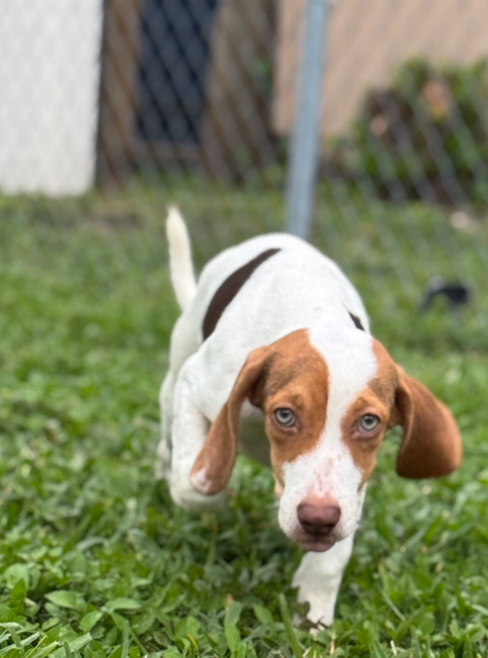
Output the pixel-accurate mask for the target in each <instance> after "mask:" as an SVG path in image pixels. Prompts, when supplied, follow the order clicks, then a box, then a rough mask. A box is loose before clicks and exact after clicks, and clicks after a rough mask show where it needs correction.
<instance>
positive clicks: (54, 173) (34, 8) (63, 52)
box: [0, 0, 102, 195]
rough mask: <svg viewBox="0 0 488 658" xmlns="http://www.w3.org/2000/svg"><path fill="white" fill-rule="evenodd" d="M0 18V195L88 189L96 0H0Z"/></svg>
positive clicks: (98, 18)
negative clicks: (0, 8) (1, 7)
mask: <svg viewBox="0 0 488 658" xmlns="http://www.w3.org/2000/svg"><path fill="white" fill-rule="evenodd" d="M3 5H5V7H4V8H3V11H2V18H1V20H0V99H1V100H0V191H1V192H3V193H11V194H16V193H22V192H40V193H45V194H48V195H70V194H80V193H82V192H84V191H86V190H87V189H89V187H90V186H91V185H92V183H93V180H94V173H95V142H96V129H97V115H98V109H97V104H98V88H99V76H100V70H99V69H100V66H99V53H100V44H101V32H102V0H5V2H4V3H3Z"/></svg>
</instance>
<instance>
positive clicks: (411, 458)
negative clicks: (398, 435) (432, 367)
mask: <svg viewBox="0 0 488 658" xmlns="http://www.w3.org/2000/svg"><path fill="white" fill-rule="evenodd" d="M398 377H399V380H398V388H397V391H396V399H395V407H396V408H395V416H394V424H395V425H397V424H400V425H402V426H403V438H402V442H401V445H400V449H399V452H398V456H397V463H396V470H397V473H398V475H401V476H402V477H405V478H426V477H438V476H440V475H447V474H448V473H452V471H454V470H456V468H458V467H459V465H460V464H461V458H462V447H461V437H460V435H459V430H458V428H457V425H456V422H455V420H454V418H453V417H452V414H451V412H450V411H449V409H447V407H445V406H444V405H443V404H442V402H440V401H439V400H438V399H437V398H436V397H434V395H432V393H431V392H430V391H429V390H427V389H426V388H425V386H422V384H420V383H419V382H417V381H416V380H415V379H412V378H411V377H409V376H408V375H406V374H405V372H404V371H403V370H402V369H401V368H398Z"/></svg>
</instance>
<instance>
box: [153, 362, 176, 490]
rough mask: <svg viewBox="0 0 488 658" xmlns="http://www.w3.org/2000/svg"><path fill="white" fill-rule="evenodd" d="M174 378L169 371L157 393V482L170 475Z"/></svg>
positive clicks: (166, 478)
mask: <svg viewBox="0 0 488 658" xmlns="http://www.w3.org/2000/svg"><path fill="white" fill-rule="evenodd" d="M173 393H174V377H173V373H172V372H171V371H169V372H168V374H167V375H166V377H165V378H164V381H163V384H162V386H161V389H160V391H159V408H160V411H161V439H160V441H159V443H158V447H157V449H156V469H155V475H156V479H157V480H163V479H164V480H168V479H169V477H170V474H171V424H172V422H173Z"/></svg>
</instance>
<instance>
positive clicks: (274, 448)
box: [192, 329, 328, 494]
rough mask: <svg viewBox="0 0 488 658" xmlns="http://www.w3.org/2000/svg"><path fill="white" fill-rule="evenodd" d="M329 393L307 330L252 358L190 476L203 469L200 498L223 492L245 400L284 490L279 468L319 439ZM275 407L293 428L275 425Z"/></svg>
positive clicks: (320, 360) (324, 370) (322, 363)
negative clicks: (290, 418)
mask: <svg viewBox="0 0 488 658" xmlns="http://www.w3.org/2000/svg"><path fill="white" fill-rule="evenodd" d="M327 390H328V387H327V367H326V365H325V361H324V359H323V357H322V355H321V354H320V353H319V352H318V351H317V350H316V349H315V348H313V347H312V345H311V344H310V341H309V339H308V336H307V332H306V330H304V329H300V330H298V331H294V332H292V333H291V334H288V335H287V336H285V337H284V338H281V339H280V340H278V341H276V342H275V343H273V344H272V345H269V346H268V347H261V348H259V349H257V350H254V351H253V352H251V354H250V355H249V357H248V359H247V360H246V363H245V364H244V366H243V368H242V370H241V372H240V373H239V376H238V377H237V380H236V383H235V384H234V388H233V389H232V392H231V394H230V397H229V399H228V401H227V402H226V403H225V404H224V406H223V407H222V410H221V411H220V413H219V415H218V417H217V419H216V420H215V422H214V423H213V424H212V426H211V428H210V431H209V433H208V435H207V437H206V439H205V443H204V446H203V448H202V450H201V452H200V454H199V456H198V458H197V460H196V462H195V464H194V466H193V469H192V474H193V475H194V474H196V473H198V472H199V471H201V470H202V469H203V470H204V472H205V480H206V482H207V483H208V485H207V486H208V488H206V489H205V491H204V493H207V494H212V493H217V492H218V491H221V490H222V489H223V488H224V487H225V486H226V484H227V482H228V479H229V478H230V474H231V472H232V468H233V466H234V462H235V457H236V454H237V443H238V437H237V426H238V420H239V413H240V409H241V406H242V403H243V402H244V400H245V399H246V398H249V400H250V401H251V402H252V404H254V405H255V406H257V407H260V408H261V409H262V410H263V412H264V414H265V428H266V434H267V436H268V438H269V440H270V443H271V463H272V466H273V470H274V473H275V477H276V478H277V483H279V484H280V485H282V466H283V464H284V463H285V462H288V461H293V460H294V459H296V457H298V456H299V455H300V454H303V453H304V452H308V451H309V450H311V449H312V448H313V447H314V446H315V444H316V443H317V441H318V439H319V437H320V433H321V431H322V429H323V427H324V425H325V410H326V406H327ZM279 407H288V408H291V409H293V411H294V412H295V414H296V417H297V425H296V427H292V428H283V427H281V426H280V425H279V424H278V422H277V421H276V419H275V416H274V411H275V410H276V409H278V408H279Z"/></svg>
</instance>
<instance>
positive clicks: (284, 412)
mask: <svg viewBox="0 0 488 658" xmlns="http://www.w3.org/2000/svg"><path fill="white" fill-rule="evenodd" d="M274 413H275V418H276V420H277V421H278V422H279V424H280V425H283V427H291V426H292V425H294V424H295V414H294V413H293V411H292V410H291V409H287V408H286V407H282V408H281V409H276V411H275V412H274Z"/></svg>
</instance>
